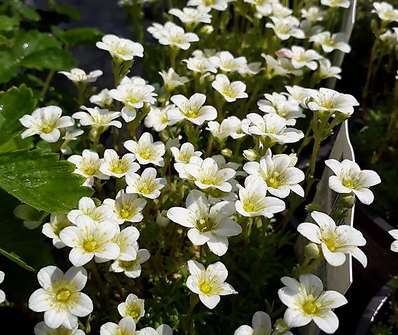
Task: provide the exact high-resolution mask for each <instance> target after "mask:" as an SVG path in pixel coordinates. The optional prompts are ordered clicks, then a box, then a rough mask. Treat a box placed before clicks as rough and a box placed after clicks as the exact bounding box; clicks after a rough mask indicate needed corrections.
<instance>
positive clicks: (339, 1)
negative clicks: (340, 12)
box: [321, 0, 350, 8]
mask: <svg viewBox="0 0 398 335" xmlns="http://www.w3.org/2000/svg"><path fill="white" fill-rule="evenodd" d="M321 4H322V5H324V6H328V7H332V8H336V7H341V8H348V7H350V0H321Z"/></svg>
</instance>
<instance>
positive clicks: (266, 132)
mask: <svg viewBox="0 0 398 335" xmlns="http://www.w3.org/2000/svg"><path fill="white" fill-rule="evenodd" d="M286 126H287V121H286V120H285V119H284V118H282V117H280V116H279V115H277V114H265V115H264V116H261V115H259V114H256V113H250V114H247V115H246V119H244V120H242V130H243V131H244V132H245V133H246V134H249V135H257V136H265V137H267V138H269V140H270V141H272V142H275V143H279V144H285V143H295V142H298V141H300V140H301V139H302V138H303V137H304V134H303V132H302V131H301V130H297V129H295V128H288V127H286Z"/></svg>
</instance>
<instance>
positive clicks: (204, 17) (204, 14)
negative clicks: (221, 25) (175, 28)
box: [169, 7, 211, 24]
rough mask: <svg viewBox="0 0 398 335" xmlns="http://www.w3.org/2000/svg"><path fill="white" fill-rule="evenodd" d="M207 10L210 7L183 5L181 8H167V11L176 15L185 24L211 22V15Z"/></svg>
mask: <svg viewBox="0 0 398 335" xmlns="http://www.w3.org/2000/svg"><path fill="white" fill-rule="evenodd" d="M209 12H210V8H206V7H197V8H190V7H185V8H183V9H182V10H181V9H177V8H172V9H170V10H169V13H170V14H171V15H174V16H176V17H178V18H179V19H180V20H181V22H182V23H185V24H192V23H194V24H197V23H211V15H210V14H209Z"/></svg>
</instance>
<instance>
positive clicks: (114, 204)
mask: <svg viewBox="0 0 398 335" xmlns="http://www.w3.org/2000/svg"><path fill="white" fill-rule="evenodd" d="M104 205H106V206H109V207H111V208H112V209H113V213H114V216H115V221H117V222H118V224H122V223H124V222H141V221H142V219H143V218H144V216H143V215H142V210H143V209H144V207H145V205H146V200H145V199H141V198H138V197H137V196H136V195H135V194H131V193H126V192H125V191H124V190H120V191H119V192H118V193H117V195H116V198H115V200H113V199H105V200H104Z"/></svg>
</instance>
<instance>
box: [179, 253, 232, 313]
mask: <svg viewBox="0 0 398 335" xmlns="http://www.w3.org/2000/svg"><path fill="white" fill-rule="evenodd" d="M188 269H189V273H190V276H189V277H188V279H187V283H186V284H187V286H188V288H189V289H190V290H191V291H192V292H193V293H196V294H198V295H199V299H200V301H201V302H202V303H203V305H205V306H206V307H207V308H209V309H213V308H214V307H216V306H217V304H218V303H219V302H220V295H229V294H237V293H238V292H236V291H235V290H234V288H233V287H232V286H231V285H229V284H228V283H226V282H225V280H226V279H227V277H228V270H227V268H226V267H225V265H224V264H223V263H221V262H216V263H213V264H210V265H209V266H208V267H207V268H205V267H204V266H203V264H201V263H199V262H196V261H194V260H190V261H188Z"/></svg>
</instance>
